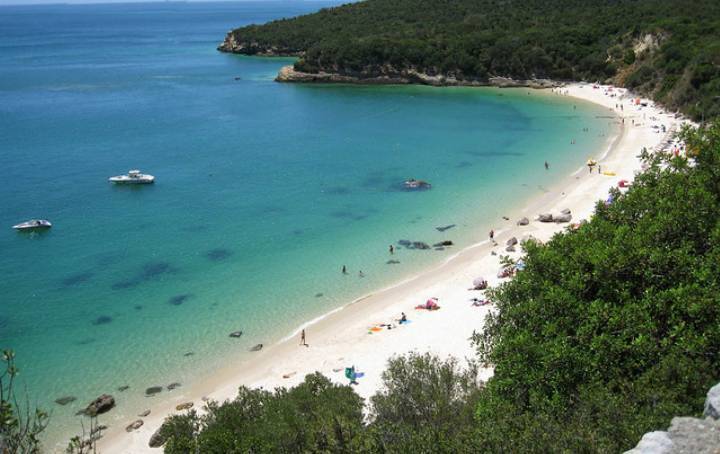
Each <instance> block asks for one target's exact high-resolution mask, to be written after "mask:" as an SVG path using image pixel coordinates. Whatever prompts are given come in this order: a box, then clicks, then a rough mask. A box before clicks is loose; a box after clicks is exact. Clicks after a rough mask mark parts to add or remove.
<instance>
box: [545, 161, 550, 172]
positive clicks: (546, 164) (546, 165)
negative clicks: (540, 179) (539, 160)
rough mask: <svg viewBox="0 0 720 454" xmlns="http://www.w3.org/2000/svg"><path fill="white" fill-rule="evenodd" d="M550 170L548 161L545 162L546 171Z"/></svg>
mask: <svg viewBox="0 0 720 454" xmlns="http://www.w3.org/2000/svg"><path fill="white" fill-rule="evenodd" d="M549 168H550V164H548V162H547V161H545V170H548V169H549Z"/></svg>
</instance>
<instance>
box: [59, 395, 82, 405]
mask: <svg viewBox="0 0 720 454" xmlns="http://www.w3.org/2000/svg"><path fill="white" fill-rule="evenodd" d="M76 400H77V397H75V396H63V397H60V398H57V399H55V403H56V404H58V405H67V404H69V403H70V402H75V401H76Z"/></svg>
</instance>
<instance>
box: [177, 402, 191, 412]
mask: <svg viewBox="0 0 720 454" xmlns="http://www.w3.org/2000/svg"><path fill="white" fill-rule="evenodd" d="M193 405H195V404H194V403H192V402H185V403H184V404H180V405H177V406H176V407H175V410H177V411H183V410H189V409H191V408H192V407H193Z"/></svg>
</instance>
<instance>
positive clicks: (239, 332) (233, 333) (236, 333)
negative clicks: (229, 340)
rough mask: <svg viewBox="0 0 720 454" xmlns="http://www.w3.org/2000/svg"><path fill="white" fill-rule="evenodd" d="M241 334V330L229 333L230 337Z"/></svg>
mask: <svg viewBox="0 0 720 454" xmlns="http://www.w3.org/2000/svg"><path fill="white" fill-rule="evenodd" d="M242 335H243V332H242V331H233V332H232V333H230V337H241V336H242Z"/></svg>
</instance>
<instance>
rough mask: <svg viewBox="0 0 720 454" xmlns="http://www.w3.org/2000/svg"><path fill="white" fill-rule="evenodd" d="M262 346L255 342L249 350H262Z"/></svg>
mask: <svg viewBox="0 0 720 454" xmlns="http://www.w3.org/2000/svg"><path fill="white" fill-rule="evenodd" d="M262 348H263V344H257V345H255V346H254V347H253V348H251V349H250V351H251V352H259V351H260V350H262Z"/></svg>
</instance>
